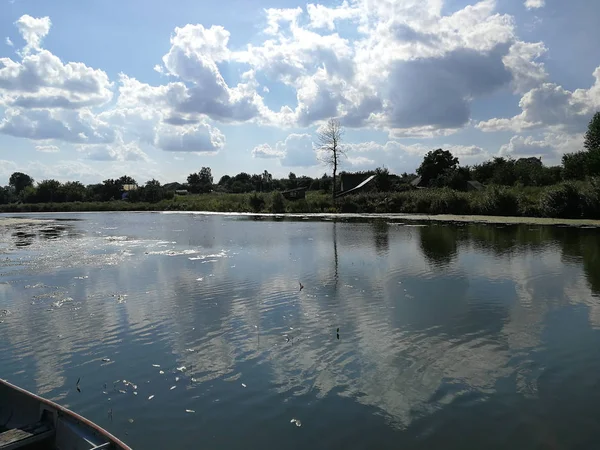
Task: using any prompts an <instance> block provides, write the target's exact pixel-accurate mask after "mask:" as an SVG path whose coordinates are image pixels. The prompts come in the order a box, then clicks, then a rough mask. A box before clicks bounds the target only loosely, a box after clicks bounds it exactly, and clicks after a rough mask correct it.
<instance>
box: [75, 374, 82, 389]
mask: <svg viewBox="0 0 600 450" xmlns="http://www.w3.org/2000/svg"><path fill="white" fill-rule="evenodd" d="M80 381H81V377H79V378H77V383H75V387H76V388H77V392H81V389H80V387H79V382H80Z"/></svg>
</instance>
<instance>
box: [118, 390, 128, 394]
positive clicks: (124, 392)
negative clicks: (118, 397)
mask: <svg viewBox="0 0 600 450" xmlns="http://www.w3.org/2000/svg"><path fill="white" fill-rule="evenodd" d="M119 392H120V393H121V394H127V391H124V390H123V389H119Z"/></svg>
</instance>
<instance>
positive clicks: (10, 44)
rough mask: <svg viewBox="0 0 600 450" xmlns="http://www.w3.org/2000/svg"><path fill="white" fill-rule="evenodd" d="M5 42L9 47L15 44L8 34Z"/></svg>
mask: <svg viewBox="0 0 600 450" xmlns="http://www.w3.org/2000/svg"><path fill="white" fill-rule="evenodd" d="M4 42H5V43H6V45H8V46H9V47H14V46H15V44H13V41H11V40H10V38H9V37H8V36H6V39H5V40H4Z"/></svg>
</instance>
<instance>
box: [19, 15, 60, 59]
mask: <svg viewBox="0 0 600 450" xmlns="http://www.w3.org/2000/svg"><path fill="white" fill-rule="evenodd" d="M15 25H16V26H17V28H18V29H19V33H21V36H23V39H24V40H25V42H26V43H27V45H26V46H25V48H24V49H23V53H25V54H27V53H29V52H31V51H34V50H39V49H40V46H41V44H42V40H43V39H44V37H46V35H47V34H48V33H49V32H50V26H51V25H52V22H51V21H50V17H38V18H36V17H31V16H30V15H28V14H25V15H24V16H21V17H20V18H19V19H18V20H17V21H16V22H15Z"/></svg>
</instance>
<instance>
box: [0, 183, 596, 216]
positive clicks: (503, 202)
mask: <svg viewBox="0 0 600 450" xmlns="http://www.w3.org/2000/svg"><path fill="white" fill-rule="evenodd" d="M0 211H1V212H51V211H55V212H59V211H215V212H269V213H336V212H341V213H407V214H428V215H436V214H455V215H481V216H515V217H550V218H565V219H600V181H599V180H592V181H590V182H577V183H562V184H558V185H555V186H550V187H544V188H535V187H529V188H519V187H511V188H506V187H496V186H490V187H487V188H486V189H485V190H482V191H475V192H460V191H454V190H451V189H447V188H444V189H421V190H411V191H406V192H389V193H363V194H358V195H353V196H347V197H344V198H341V199H338V200H337V201H336V204H334V203H333V201H332V199H331V196H330V195H328V194H326V193H322V192H308V193H307V195H306V199H304V200H297V201H287V200H284V199H283V198H282V196H281V194H279V193H265V194H260V193H259V194H217V193H213V194H201V195H190V196H182V197H175V198H173V199H171V200H163V201H161V202H158V203H132V202H126V201H112V202H74V203H38V204H10V205H0Z"/></svg>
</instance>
